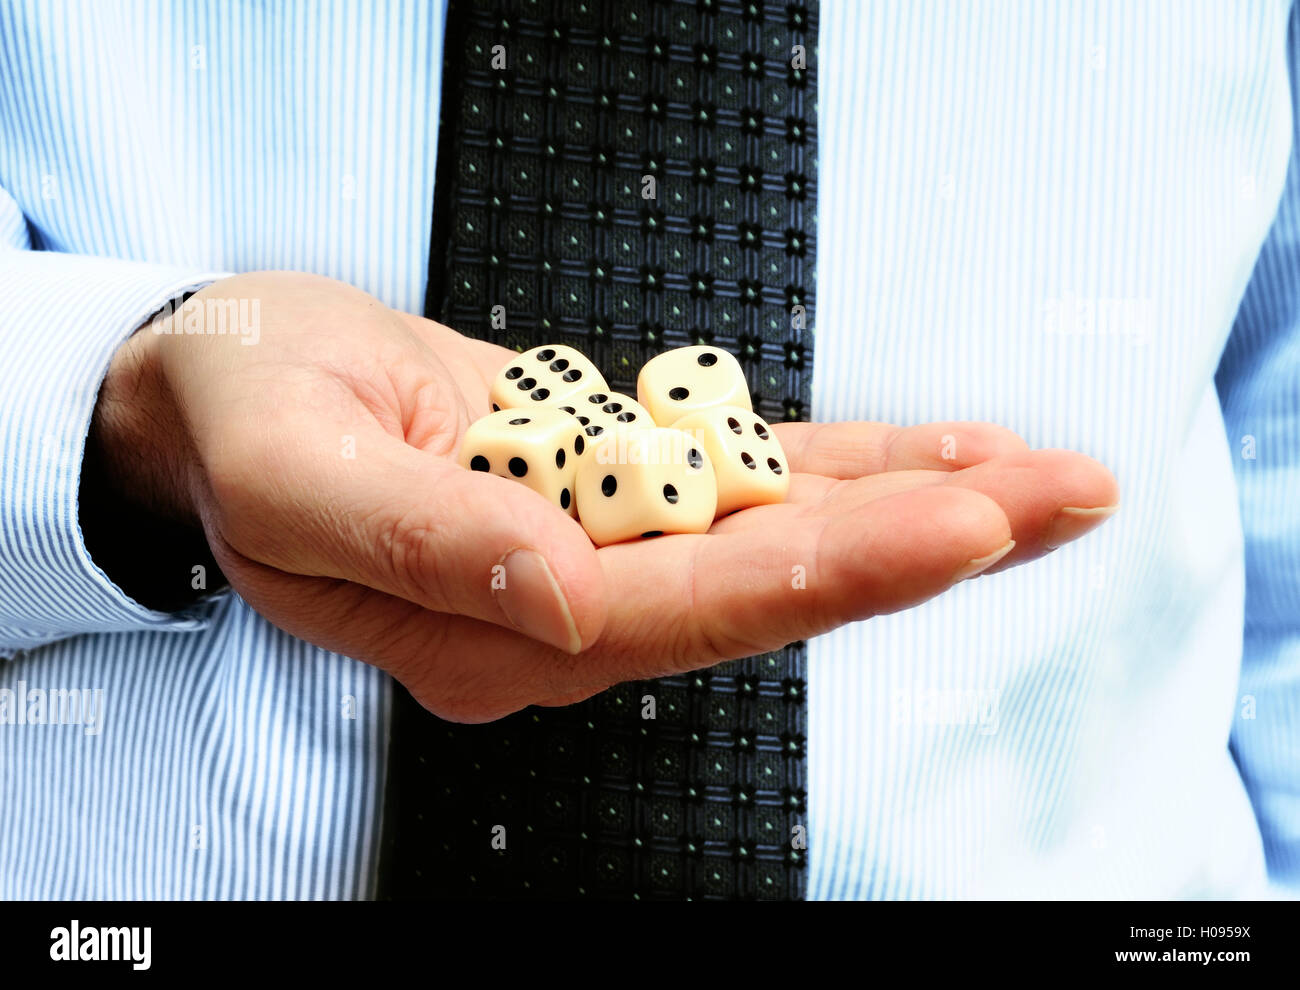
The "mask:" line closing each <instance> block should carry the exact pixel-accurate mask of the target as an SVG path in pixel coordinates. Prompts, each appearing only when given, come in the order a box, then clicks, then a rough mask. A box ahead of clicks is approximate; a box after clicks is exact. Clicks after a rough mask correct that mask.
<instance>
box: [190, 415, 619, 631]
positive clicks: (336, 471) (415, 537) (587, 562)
mask: <svg viewBox="0 0 1300 990" xmlns="http://www.w3.org/2000/svg"><path fill="white" fill-rule="evenodd" d="M297 437H298V440H297V442H296V443H295V445H294V446H293V447H292V448H291V449H289V450H287V451H284V452H282V453H281V455H280V459H281V464H280V465H279V468H278V471H277V473H279V474H282V475H283V477H285V478H290V479H293V483H294V484H293V487H294V497H295V499H296V502H295V503H294V508H295V511H293V512H291V513H284V512H282V513H281V514H280V517H279V519H278V520H276V522H275V523H274V525H273V526H271V527H266V528H263V529H261V530H258V531H250V526H255V525H256V523H257V517H258V511H259V508H260V511H261V513H262V514H263V515H265V504H266V495H265V492H266V489H267V483H266V481H265V480H264V479H263V480H262V481H261V482H260V484H257V485H253V484H252V483H250V482H248V481H238V480H234V481H231V482H228V483H227V485H226V488H227V493H226V495H225V496H224V497H218V498H217V499H216V500H215V501H216V503H217V504H219V505H220V506H222V508H223V509H224V512H223V521H222V522H221V523H219V524H218V528H219V529H221V530H222V531H223V533H225V534H226V535H227V538H228V539H229V542H230V543H232V544H233V545H234V546H236V547H238V548H240V549H241V551H242V552H246V555H248V556H253V557H255V558H256V559H257V560H258V561H259V562H261V563H263V564H267V565H269V566H271V567H274V568H276V569H277V570H280V571H285V572H291V573H295V574H302V575H307V576H315V577H330V578H338V579H343V580H346V581H352V582H356V583H358V584H361V585H364V586H366V587H368V588H372V589H375V590H377V591H382V592H385V593H387V594H390V595H394V596H398V597H400V598H403V599H406V600H407V601H409V602H413V603H415V604H417V605H420V606H422V607H423V608H426V609H430V610H433V611H436V612H444V613H456V614H461V615H466V616H471V617H473V618H475V619H481V620H484V621H486V622H491V623H496V624H498V625H501V626H504V627H506V628H510V629H516V630H519V631H520V632H523V633H525V634H527V635H528V636H531V637H533V638H535V639H538V640H541V641H542V642H544V643H548V644H551V645H553V646H556V647H559V648H560V649H562V650H566V651H569V652H576V651H577V650H580V649H582V648H583V647H584V646H586V645H588V644H590V643H591V642H592V641H594V640H595V639H596V637H597V636H598V635H599V633H600V630H601V627H602V626H603V624H604V618H605V607H604V588H603V586H602V574H601V569H600V564H599V562H598V560H597V558H596V553H595V549H594V548H593V547H592V545H591V541H590V540H589V539H588V538H587V536H586V534H585V533H583V531H582V528H581V527H580V526H579V525H578V524H577V523H576V522H575V521H574V520H573V519H572V518H570V517H569V516H568V515H566V514H565V513H564V512H562V511H561V510H560V509H559V508H558V507H556V506H554V505H551V504H550V503H549V502H548V501H547V500H546V499H545V498H543V497H542V496H540V495H538V494H537V493H536V492H533V491H531V490H529V489H527V488H525V487H524V486H523V485H520V484H518V483H516V482H513V481H507V480H506V479H504V478H498V477H496V476H494V475H489V474H485V473H481V472H477V471H468V470H465V469H463V468H461V467H459V466H458V465H456V464H454V463H453V462H451V461H449V460H446V459H444V458H441V457H433V456H430V455H429V454H427V453H425V452H423V451H420V450H417V449H415V448H414V447H411V446H409V445H408V444H406V443H405V442H404V441H403V440H401V439H398V438H395V437H392V436H389V435H388V434H386V433H383V432H381V431H379V430H369V431H363V432H359V433H358V435H357V436H356V437H355V438H354V445H355V449H354V451H353V456H352V457H351V458H345V457H340V456H339V454H338V451H337V450H335V449H333V446H332V445H333V443H334V442H335V441H334V439H333V438H332V437H329V436H325V437H316V436H315V435H314V434H309V433H308V431H307V430H305V429H300V430H299V431H298V434H297ZM259 461H260V462H262V463H264V459H259ZM248 491H256V492H259V493H260V494H258V495H257V496H256V498H257V499H258V500H259V506H256V507H254V506H241V505H240V504H239V502H238V500H239V499H240V498H241V497H244V498H247V497H248V496H247V495H246V494H243V493H247V492H248ZM232 530H233V535H232ZM249 547H251V548H256V549H255V550H247V551H245V550H244V548H249Z"/></svg>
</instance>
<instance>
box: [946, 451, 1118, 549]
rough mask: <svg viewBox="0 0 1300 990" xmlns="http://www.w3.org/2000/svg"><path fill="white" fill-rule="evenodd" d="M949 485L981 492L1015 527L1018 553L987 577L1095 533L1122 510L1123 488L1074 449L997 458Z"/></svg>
mask: <svg viewBox="0 0 1300 990" xmlns="http://www.w3.org/2000/svg"><path fill="white" fill-rule="evenodd" d="M944 485H945V486H952V487H961V488H969V489H972V490H974V491H978V492H982V493H983V494H985V495H987V496H988V497H989V498H991V499H993V500H994V501H996V502H997V503H998V505H1000V506H1001V507H1002V510H1003V511H1004V512H1005V513H1006V514H1007V519H1008V520H1010V522H1011V532H1012V535H1013V536H1014V537H1015V540H1016V547H1015V550H1014V551H1013V552H1011V553H1009V554H1008V555H1007V557H1006V558H1005V559H1004V560H1002V561H1000V562H999V563H998V564H997V565H996V566H994V567H991V568H989V571H988V573H996V572H997V571H1000V570H1005V569H1006V568H1008V567H1014V566H1016V565H1017V564H1023V563H1025V562H1026V561H1029V560H1033V559H1035V558H1037V557H1041V556H1043V555H1044V554H1046V553H1048V552H1050V551H1052V550H1055V549H1056V548H1058V547H1060V546H1062V545H1063V544H1065V543H1068V542H1070V541H1072V540H1076V539H1078V538H1079V537H1081V536H1083V535H1084V534H1085V533H1088V532H1091V531H1092V530H1093V529H1096V528H1097V527H1098V526H1100V525H1101V524H1102V523H1104V522H1105V521H1106V520H1107V519H1109V518H1110V517H1111V516H1112V515H1114V514H1115V512H1116V511H1117V510H1118V508H1119V484H1118V482H1116V480H1115V476H1114V475H1112V474H1111V473H1110V471H1109V470H1107V469H1106V467H1105V466H1104V465H1102V464H1100V463H1099V462H1097V461H1095V460H1093V459H1092V458H1091V457H1087V456H1086V455H1084V454H1078V453H1075V452H1074V451H1070V450H1035V451H1032V452H1030V453H1025V454H1018V455H1013V456H1011V457H1002V458H998V459H997V460H995V461H990V462H988V463H985V464H979V465H976V466H975V467H972V468H967V469H966V470H964V471H960V472H958V473H956V474H954V475H952V476H950V477H949V478H948V479H947V480H946V481H945V482H944Z"/></svg>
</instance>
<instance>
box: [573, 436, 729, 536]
mask: <svg viewBox="0 0 1300 990" xmlns="http://www.w3.org/2000/svg"><path fill="white" fill-rule="evenodd" d="M574 492H575V494H576V498H577V504H578V518H579V520H580V521H581V522H582V528H583V529H585V530H586V531H587V535H588V536H590V537H591V540H592V542H593V543H595V544H596V545H597V546H607V545H608V544H611V543H621V542H623V541H625V540H631V539H636V538H638V537H653V536H662V535H663V534H665V533H703V532H706V531H707V530H708V528H709V526H711V525H712V524H713V516H714V513H715V511H716V509H717V504H718V490H717V482H716V479H715V477H714V473H713V465H712V463H711V462H710V461H709V455H708V454H706V453H705V452H704V451H703V450H702V449H701V448H700V447H699V446H697V445H696V444H695V443H694V442H693V440H692V438H691V437H690V435H689V434H686V433H681V432H679V431H677V430H666V429H660V428H654V429H645V430H619V431H613V432H610V433H608V435H606V436H605V437H604V438H602V439H601V440H599V441H597V443H596V445H595V450H594V452H593V455H592V456H589V457H586V458H583V460H582V463H581V464H580V465H579V466H578V474H577V478H576V479H575V482H574Z"/></svg>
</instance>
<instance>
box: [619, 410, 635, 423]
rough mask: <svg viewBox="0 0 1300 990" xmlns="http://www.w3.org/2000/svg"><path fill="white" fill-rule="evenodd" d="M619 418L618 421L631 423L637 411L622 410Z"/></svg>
mask: <svg viewBox="0 0 1300 990" xmlns="http://www.w3.org/2000/svg"><path fill="white" fill-rule="evenodd" d="M617 418H618V421H619V422H620V423H630V422H632V420H634V419H636V413H634V412H621V413H619V414H618V417H617Z"/></svg>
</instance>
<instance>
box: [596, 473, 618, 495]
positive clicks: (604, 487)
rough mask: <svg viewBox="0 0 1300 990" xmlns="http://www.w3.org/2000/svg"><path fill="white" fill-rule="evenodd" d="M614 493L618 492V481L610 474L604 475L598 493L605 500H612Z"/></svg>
mask: <svg viewBox="0 0 1300 990" xmlns="http://www.w3.org/2000/svg"><path fill="white" fill-rule="evenodd" d="M616 491H618V479H617V478H615V477H614V476H613V475H612V474H607V475H605V477H604V478H603V479H601V482H600V493H601V494H602V495H604V496H605V497H606V498H613V497H614V493H615V492H616Z"/></svg>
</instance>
